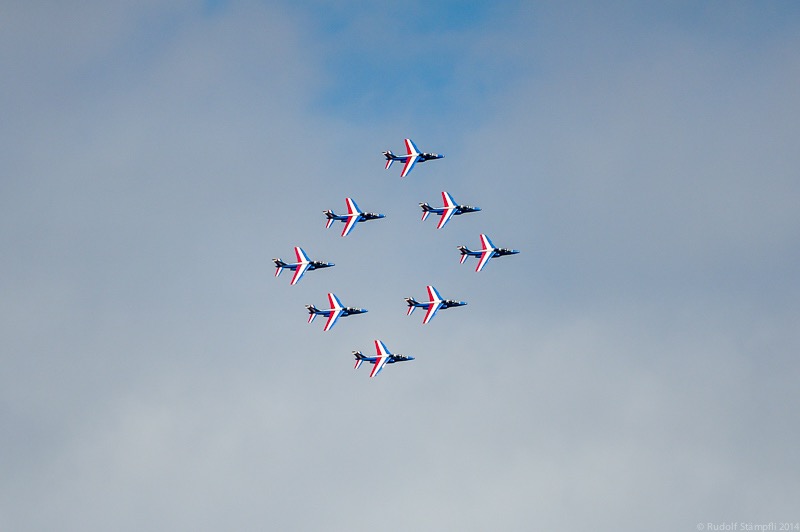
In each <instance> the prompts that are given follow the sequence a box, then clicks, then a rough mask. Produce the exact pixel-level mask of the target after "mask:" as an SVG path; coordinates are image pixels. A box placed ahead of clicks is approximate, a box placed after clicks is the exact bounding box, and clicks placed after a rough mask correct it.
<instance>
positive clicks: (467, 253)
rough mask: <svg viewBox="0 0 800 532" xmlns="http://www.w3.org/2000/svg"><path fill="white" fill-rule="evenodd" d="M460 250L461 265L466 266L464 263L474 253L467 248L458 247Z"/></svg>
mask: <svg viewBox="0 0 800 532" xmlns="http://www.w3.org/2000/svg"><path fill="white" fill-rule="evenodd" d="M458 250H459V251H460V252H461V264H464V261H465V260H467V257H469V256H470V255H471V254H472V251H470V250H469V249H468V248H467V246H458Z"/></svg>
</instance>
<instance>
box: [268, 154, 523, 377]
mask: <svg viewBox="0 0 800 532" xmlns="http://www.w3.org/2000/svg"><path fill="white" fill-rule="evenodd" d="M405 147H406V153H405V154H403V155H395V154H394V153H392V151H391V150H387V151H385V152H383V155H384V157H385V158H386V170H388V169H389V168H390V167H391V166H392V163H393V162H394V161H399V162H401V163H403V170H402V171H401V173H400V177H401V178H404V177H406V176H407V175H408V174H409V173H410V172H411V170H412V169H413V168H414V165H415V164H416V163H418V162H419V163H423V162H426V161H431V160H436V159H442V158H443V157H444V155H441V154H438V153H424V152H420V151H419V149H418V148H417V146H416V144H414V142H413V141H412V140H411V139H405ZM442 202H443V203H444V205H443V206H442V207H431V206H430V205H429V204H428V203H420V204H419V206H420V208H421V209H422V221H425V220H426V219H427V218H428V216H429V215H430V214H431V213H433V214H436V215H438V216H439V217H440V218H439V223H438V225H437V226H436V228H437V229H442V228H443V227H444V226H445V225H446V224H447V222H449V221H450V219H451V218H452V217H453V216H458V215H461V214H467V213H471V212H478V211H480V210H481V209H480V207H473V206H471V205H459V204H458V203H456V201H455V200H454V199H453V196H451V195H450V193H449V192H446V191H442ZM345 204H346V205H347V214H341V215H339V214H336V213H334V212H333V211H332V210H324V211H322V212H323V213H324V214H325V217H326V222H325V228H326V229H327V228H330V227H331V225H333V222H335V221H340V222H342V223H343V224H344V228H343V229H342V234H341V236H342V237H345V236H347V235H349V234H350V233H351V232H352V231H353V228H354V227H355V226H356V225H357V224H358V223H359V222H366V221H370V220H379V219H381V218H385V217H386V215H384V214H379V213H373V212H364V211H362V210H361V209H359V207H358V205H357V204H356V202H355V201H354V200H353V199H352V198H349V197H348V198H345ZM479 238H480V245H481V247H480V249H475V250H474V251H473V250H470V249H468V248H467V247H466V246H463V245H462V246H458V250H459V251H460V252H461V264H463V263H464V261H466V259H467V257H475V258H477V259H478V265H477V266H476V267H475V271H476V272H480V271H482V270H483V268H484V267H485V266H486V264H487V263H488V262H489V260H490V259H493V258H496V257H503V256H505V255H514V254H517V253H519V251H518V250H516V249H506V248H500V247H497V246H495V245H494V244H493V243H492V241H491V240H490V239H489V237H488V236H486V235H485V234H483V233H481V235H480V237H479ZM294 252H295V256H296V258H297V262H291V263H287V262H284V261H282V260H281V259H272V260H273V262H274V263H275V267H276V271H275V276H276V277H278V276H279V275H280V274H281V272H283V270H284V269H287V270H292V271H294V276H293V277H292V280H291V282H290V284H291V285H295V284H297V283H298V282H299V281H300V279H301V278H302V277H303V275H304V274H305V272H307V271H314V270H317V269H323V268H330V267H332V266H334V264H333V263H331V262H325V261H319V260H311V259H310V258H309V257H308V255H307V254H306V252H305V251H304V250H303V249H302V248H300V247H295V248H294ZM426 289H427V292H428V301H417V300H416V299H414V298H413V297H407V298H405V301H406V303H407V304H408V311H407V312H406V315H411V313H412V312H414V310H415V309H416V308H424V309H425V317H424V318H423V320H422V324H423V325H425V324H427V323H429V322H430V321H431V320H432V319H433V317H434V316H435V315H436V313H437V312H438V311H439V310H446V309H448V308H452V307H460V306H464V305H466V304H467V303H466V301H456V300H452V299H443V298H442V296H441V295H439V292H438V290H436V288H434V287H433V286H432V285H428V286H427V287H426ZM328 302H329V304H330V308H327V309H318V308H317V307H315V306H314V305H306V309H307V310H308V313H309V316H308V323H311V322H313V321H314V319H315V318H316V317H317V316H325V317H326V318H328V319H327V321H326V322H325V326H324V328H323V331H330V330H331V329H332V328H333V326H334V325H335V324H336V322H337V320H338V319H339V318H346V317H348V316H352V315H357V314H364V313H366V312H367V309H363V308H356V307H345V306H344V305H342V303H341V301H340V300H339V298H338V297H337V296H336V294H334V293H333V292H329V293H328ZM375 352H376V356H374V357H368V356H364V355H363V354H362V353H361V352H360V351H353V355H354V356H355V358H356V364H355V369H358V368H359V367H360V366H361V364H362V363H363V362H368V363H369V364H372V365H373V367H372V371H371V372H370V374H369V376H370V377H374V376H376V375H377V374H378V373H380V372H381V370H382V369H383V368H384V366H385V365H386V364H394V363H396V362H405V361H409V360H414V357H411V356H405V355H401V354H393V353H391V352H390V351H389V349H387V347H386V345H385V344H384V343H383V342H382V341H381V340H377V339H376V340H375Z"/></svg>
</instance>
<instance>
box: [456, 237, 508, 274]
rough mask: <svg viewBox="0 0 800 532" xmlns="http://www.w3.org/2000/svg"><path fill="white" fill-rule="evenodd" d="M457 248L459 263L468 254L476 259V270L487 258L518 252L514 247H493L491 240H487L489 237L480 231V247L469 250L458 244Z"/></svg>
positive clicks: (480, 267)
mask: <svg viewBox="0 0 800 532" xmlns="http://www.w3.org/2000/svg"><path fill="white" fill-rule="evenodd" d="M458 250H459V251H460V252H461V264H464V261H465V260H467V257H470V256H471V257H475V258H477V259H478V266H477V267H476V268H475V271H476V272H479V271H481V270H482V269H483V267H484V266H486V263H487V262H489V259H492V258H494V257H502V256H504V255H515V254H517V253H519V251H518V250H516V249H506V248H498V247H495V245H494V244H492V241H491V240H489V237H488V236H486V235H484V234H483V233H481V249H478V250H476V251H470V250H469V249H467V248H466V246H458Z"/></svg>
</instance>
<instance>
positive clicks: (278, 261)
mask: <svg viewBox="0 0 800 532" xmlns="http://www.w3.org/2000/svg"><path fill="white" fill-rule="evenodd" d="M272 262H274V263H275V267H276V268H277V270H275V277H277V276H279V275H280V274H281V273H282V272H283V269H284V268H285V267H286V263H285V262H283V261H282V260H281V259H272Z"/></svg>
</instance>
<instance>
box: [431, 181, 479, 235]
mask: <svg viewBox="0 0 800 532" xmlns="http://www.w3.org/2000/svg"><path fill="white" fill-rule="evenodd" d="M442 201H444V207H431V206H430V205H428V204H427V203H420V204H419V206H420V207H422V221H423V222H424V221H425V219H426V218H428V215H429V214H430V213H434V214H438V215H439V216H441V218H440V219H439V225H437V226H436V229H441V228H442V227H444V226H445V224H447V222H449V221H450V218H452V217H453V216H457V215H459V214H464V213H466V212H477V211H479V210H481V208H480V207H473V206H472V205H458V204H457V203H456V202H455V200H453V196H451V195H450V193H449V192H445V191H444V190H443V191H442Z"/></svg>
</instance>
